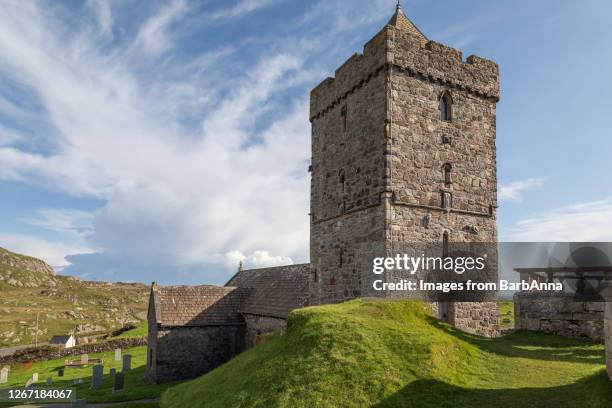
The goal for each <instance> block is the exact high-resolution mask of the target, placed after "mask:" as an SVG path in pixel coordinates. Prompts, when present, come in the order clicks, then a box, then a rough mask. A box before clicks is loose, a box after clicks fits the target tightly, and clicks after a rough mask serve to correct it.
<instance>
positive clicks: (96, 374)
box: [91, 364, 104, 390]
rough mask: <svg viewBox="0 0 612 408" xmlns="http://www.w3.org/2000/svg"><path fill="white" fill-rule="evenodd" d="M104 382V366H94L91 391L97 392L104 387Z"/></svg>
mask: <svg viewBox="0 0 612 408" xmlns="http://www.w3.org/2000/svg"><path fill="white" fill-rule="evenodd" d="M103 381H104V366H103V365H100V364H97V365H95V366H93V369H92V376H91V389H92V390H97V389H98V388H100V387H102V382H103Z"/></svg>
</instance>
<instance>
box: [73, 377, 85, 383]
mask: <svg viewBox="0 0 612 408" xmlns="http://www.w3.org/2000/svg"><path fill="white" fill-rule="evenodd" d="M72 383H73V384H83V379H82V378H75V379H74V380H72Z"/></svg>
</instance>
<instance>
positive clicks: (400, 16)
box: [387, 2, 427, 40]
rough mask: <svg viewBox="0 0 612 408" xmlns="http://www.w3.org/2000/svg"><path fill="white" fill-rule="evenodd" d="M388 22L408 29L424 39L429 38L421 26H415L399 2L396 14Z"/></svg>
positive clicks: (400, 28)
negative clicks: (420, 28)
mask: <svg viewBox="0 0 612 408" xmlns="http://www.w3.org/2000/svg"><path fill="white" fill-rule="evenodd" d="M387 24H388V25H392V26H394V27H395V28H397V29H399V30H404V31H408V32H410V33H411V34H414V35H416V36H419V37H421V39H423V40H427V37H425V34H423V33H422V32H421V30H419V28H418V27H417V26H415V25H414V23H413V22H412V21H410V19H409V18H408V17H406V15H405V14H404V12H403V10H402V6H401V5H400V3H399V2H398V3H397V8H396V9H395V14H393V16H392V17H391V19H390V20H389V22H388V23H387Z"/></svg>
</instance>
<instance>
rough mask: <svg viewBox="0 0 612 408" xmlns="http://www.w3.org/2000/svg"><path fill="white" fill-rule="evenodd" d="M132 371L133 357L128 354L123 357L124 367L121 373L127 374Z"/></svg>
mask: <svg viewBox="0 0 612 408" xmlns="http://www.w3.org/2000/svg"><path fill="white" fill-rule="evenodd" d="M131 369H132V355H131V354H126V355H124V356H123V365H122V366H121V371H123V372H126V371H130V370H131Z"/></svg>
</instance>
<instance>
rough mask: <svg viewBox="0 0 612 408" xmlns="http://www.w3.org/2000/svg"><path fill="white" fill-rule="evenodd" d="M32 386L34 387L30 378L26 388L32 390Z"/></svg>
mask: <svg viewBox="0 0 612 408" xmlns="http://www.w3.org/2000/svg"><path fill="white" fill-rule="evenodd" d="M31 386H32V379H31V378H30V379H29V380H28V381H26V383H25V387H26V388H30V387H31Z"/></svg>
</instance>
